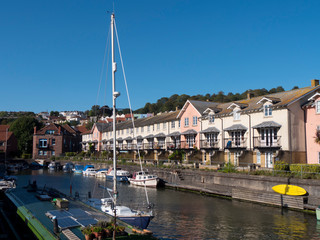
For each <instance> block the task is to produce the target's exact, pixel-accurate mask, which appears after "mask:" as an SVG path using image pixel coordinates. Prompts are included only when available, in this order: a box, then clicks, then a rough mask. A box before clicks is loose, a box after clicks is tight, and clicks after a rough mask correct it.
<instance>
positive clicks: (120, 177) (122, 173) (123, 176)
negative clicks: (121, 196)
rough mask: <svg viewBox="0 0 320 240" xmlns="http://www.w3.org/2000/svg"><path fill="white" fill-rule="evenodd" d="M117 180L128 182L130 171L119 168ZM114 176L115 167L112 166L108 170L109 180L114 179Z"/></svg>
mask: <svg viewBox="0 0 320 240" xmlns="http://www.w3.org/2000/svg"><path fill="white" fill-rule="evenodd" d="M116 172H117V176H116V178H117V181H118V182H127V181H128V177H129V176H130V173H129V172H128V171H125V170H122V169H121V168H117V171H116ZM113 176H114V170H113V168H110V169H109V171H108V172H107V180H109V181H113Z"/></svg>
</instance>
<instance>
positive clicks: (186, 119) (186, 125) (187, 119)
mask: <svg viewBox="0 0 320 240" xmlns="http://www.w3.org/2000/svg"><path fill="white" fill-rule="evenodd" d="M184 126H185V127H189V118H188V117H186V118H184Z"/></svg>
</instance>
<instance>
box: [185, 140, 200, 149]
mask: <svg viewBox="0 0 320 240" xmlns="http://www.w3.org/2000/svg"><path fill="white" fill-rule="evenodd" d="M195 148H197V141H194V142H187V141H181V149H195Z"/></svg>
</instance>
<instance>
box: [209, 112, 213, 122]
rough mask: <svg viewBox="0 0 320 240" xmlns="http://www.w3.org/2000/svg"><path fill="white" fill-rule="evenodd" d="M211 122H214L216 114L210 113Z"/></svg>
mask: <svg viewBox="0 0 320 240" xmlns="http://www.w3.org/2000/svg"><path fill="white" fill-rule="evenodd" d="M209 123H214V114H209Z"/></svg>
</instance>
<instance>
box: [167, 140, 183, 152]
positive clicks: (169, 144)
mask: <svg viewBox="0 0 320 240" xmlns="http://www.w3.org/2000/svg"><path fill="white" fill-rule="evenodd" d="M166 148H167V149H171V150H174V149H180V148H181V143H180V142H166Z"/></svg>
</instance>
